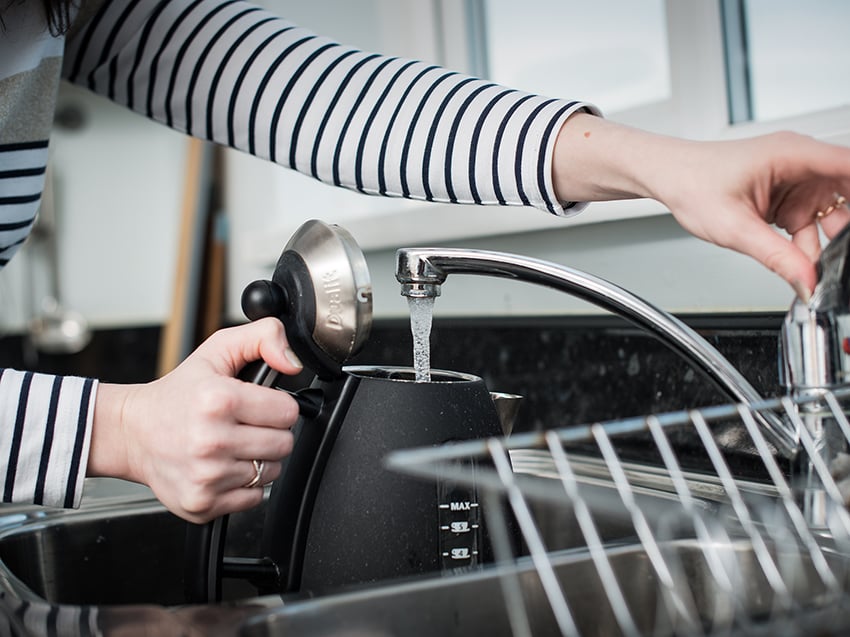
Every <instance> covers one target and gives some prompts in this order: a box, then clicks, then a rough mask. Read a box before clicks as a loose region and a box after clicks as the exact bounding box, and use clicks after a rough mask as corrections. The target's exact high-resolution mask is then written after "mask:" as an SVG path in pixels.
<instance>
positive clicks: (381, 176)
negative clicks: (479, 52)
mask: <svg viewBox="0 0 850 637" xmlns="http://www.w3.org/2000/svg"><path fill="white" fill-rule="evenodd" d="M413 64H415V62H414V61H410V62H408V63H407V64H405V65H404V66H403V67H401V68H400V69H399V70H398V72H397V73H396V74H395V75H394V76H393V78H392V80H390V83H389V84H388V85H387V88H386V90H385V91H384V94H383V95H381V98H380V101H383V100H384V98H385V97H386V96H387V94H388V93H389V90H390V88H392V86H393V84H395V83H396V81H397V80H398V78H400V77H401V75H402V73H404V72H405V71H406V70H407V69H409V68H410V67H411V66H412V65H413ZM434 68H436V67H433V66H429V67H428V68H426V69H425V70H424V71H422V72H421V73H419V75H417V76H416V77H415V78H414V79H413V82H411V83H410V84H409V85H408V87H407V88H406V89H405V90H404V94H403V95H402V97H401V99H400V100H399V102H398V104H396V107H395V109H393V114H392V115H391V116H390V119H389V122H387V126H386V130H385V131H384V139H382V140H381V151H380V152H379V153H378V192H380V193H382V194H385V193H386V192H387V177H386V171H385V170H384V165H385V164H386V161H387V144H389V140H390V134H391V133H392V129H393V126H394V125H395V121H396V119H397V118H398V114H399V112H400V111H401V106H402V104H404V102H405V101H406V100H407V96H408V95H409V94H410V91H411V89H412V88H413V85H414V84H416V82H417V81H418V80H419V78H421V77H422V76H423V75H425V73H426V72H427V71H430V70H432V69H434ZM375 112H377V110H376V111H375Z"/></svg>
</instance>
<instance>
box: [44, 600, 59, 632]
mask: <svg viewBox="0 0 850 637" xmlns="http://www.w3.org/2000/svg"><path fill="white" fill-rule="evenodd" d="M58 622H59V605H57V604H51V605H50V610H48V611H47V617H46V618H45V620H44V623H45V628H46V630H47V635H48V637H53V636H54V635H59V624H58Z"/></svg>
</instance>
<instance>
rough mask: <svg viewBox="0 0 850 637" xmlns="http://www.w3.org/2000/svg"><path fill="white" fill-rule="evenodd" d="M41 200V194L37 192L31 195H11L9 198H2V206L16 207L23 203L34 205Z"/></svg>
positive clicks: (0, 204)
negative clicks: (34, 202)
mask: <svg viewBox="0 0 850 637" xmlns="http://www.w3.org/2000/svg"><path fill="white" fill-rule="evenodd" d="M39 199H41V193H39V192H36V193H33V194H30V195H11V196H9V197H0V206H14V205H16V204H22V203H32V202H33V201H38V200H39Z"/></svg>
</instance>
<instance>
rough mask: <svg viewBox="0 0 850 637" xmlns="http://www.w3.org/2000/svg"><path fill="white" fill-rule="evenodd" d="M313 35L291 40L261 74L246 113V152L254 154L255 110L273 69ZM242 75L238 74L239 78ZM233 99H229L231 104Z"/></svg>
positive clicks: (272, 73) (311, 38)
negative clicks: (295, 40) (294, 40)
mask: <svg viewBox="0 0 850 637" xmlns="http://www.w3.org/2000/svg"><path fill="white" fill-rule="evenodd" d="M315 39H316V36H315V35H309V36H307V37H305V38H301V39H300V40H298V41H297V42H293V43H292V44H290V45H289V46H288V47H286V49H284V50H283V52H282V53H281V54H280V55H278V56H277V58H276V59H275V61H274V62H272V64H271V66H269V68H268V69H266V73H265V75H263V79H262V80H260V84H259V85H258V86H257V88H256V89H255V91H254V101H253V102H252V103H251V112H250V113H249V114H248V152H249V153H251V154H252V155H256V154H257V153H256V146H257V140H256V137H255V133H254V127H255V126H256V125H257V111H258V110H259V109H260V100H261V99H262V98H263V92H264V91H265V90H266V87H267V86H268V84H269V82H270V81H271V79H272V76H273V75H274V73H275V71H277V67H279V66H280V65H281V64H283V61H284V60H285V59H286V58H287V57H289V55H290V54H291V53H292V52H293V51H294V50H295V49H297V48H298V47H300V46H301V45H303V44H304V43H305V42H310V41H311V40H315ZM241 79H242V76H240V80H241ZM235 99H236V95H235V91H234V95H233V100H235ZM232 103H233V101H232V100H231V104H232Z"/></svg>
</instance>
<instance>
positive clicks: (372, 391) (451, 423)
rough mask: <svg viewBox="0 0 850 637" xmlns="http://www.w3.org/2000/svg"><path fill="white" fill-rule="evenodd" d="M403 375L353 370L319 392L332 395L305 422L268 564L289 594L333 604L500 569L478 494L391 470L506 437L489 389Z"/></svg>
mask: <svg viewBox="0 0 850 637" xmlns="http://www.w3.org/2000/svg"><path fill="white" fill-rule="evenodd" d="M431 378H432V380H431V381H430V382H417V381H415V380H414V373H413V370H412V369H410V368H402V367H346V368H345V369H344V375H343V377H342V378H340V379H337V380H334V381H329V382H328V381H325V382H321V381H320V382H319V383H317V385H318V387H320V388H321V391H322V392H323V394H324V395H325V401H324V406H323V409H322V411H321V412H320V413H319V415H318V416H316V417H315V418H310V419H308V418H302V420H301V421H300V422H299V423H298V425H297V430H296V442H295V446H294V449H293V453H292V455H291V456H290V457H289V459H288V460H287V461H286V465H285V467H284V471H283V473H282V475H281V478H280V479H278V480H277V481H276V483H275V485H274V487H273V488H272V492H271V495H270V500H269V503H268V511H267V518H266V527H265V535H264V538H263V542H264V549H265V550H264V554H265V555H267V556H269V557H270V558H271V559H272V561H273V562H274V563H275V564H276V565H277V567H278V570H279V572H280V573H281V578H282V581H281V582H280V592H284V593H285V592H295V591H298V592H302V593H308V594H321V593H324V592H328V591H331V590H335V589H338V588H341V587H345V586H348V585H352V584H362V583H368V582H374V581H379V580H383V579H387V578H396V577H405V576H412V575H418V574H422V573H428V572H435V571H441V570H454V569H458V568H466V567H473V566H475V565H478V564H480V563H483V562H487V561H490V560H491V559H492V555H491V552H490V548H489V542H488V540H487V536H486V532H485V525H484V519H483V518H484V516H483V514H482V510H481V503H480V502H479V501H478V494H477V493H476V489H475V488H472V487H469V486H460V485H453V484H448V483H445V482H442V481H439V480H438V481H437V483H434V482H429V481H427V480H421V479H416V478H412V477H407V476H403V475H400V474H399V473H397V472H393V471H390V470H388V469H386V468H385V467H384V460H383V459H384V457H385V456H386V454H387V453H389V452H390V451H393V450H397V449H408V448H415V447H427V446H433V445H442V444H446V443H450V442H452V441H457V440H468V439H477V438H485V437H491V436H499V435H501V433H502V431H501V425H500V423H499V418H498V415H497V413H496V409H495V406H494V404H493V401H492V399H491V397H490V393H489V391H488V390H487V388H486V386H485V384H484V382H483V380H481V379H480V378H478V377H476V376H471V375H468V374H461V373H457V372H448V371H439V370H432V372H431Z"/></svg>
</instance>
